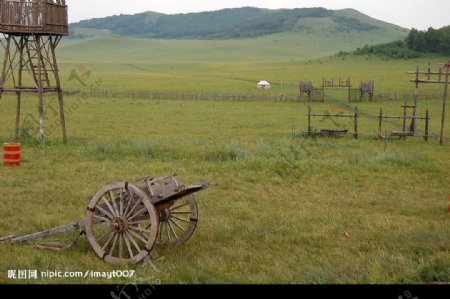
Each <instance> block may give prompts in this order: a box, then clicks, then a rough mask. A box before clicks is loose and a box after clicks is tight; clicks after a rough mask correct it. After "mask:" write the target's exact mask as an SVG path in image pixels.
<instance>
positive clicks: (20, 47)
mask: <svg viewBox="0 0 450 299" xmlns="http://www.w3.org/2000/svg"><path fill="white" fill-rule="evenodd" d="M16 46H17V47H18V49H17V51H18V52H19V70H18V78H17V87H19V88H21V87H22V73H23V71H22V70H23V67H24V61H23V50H24V48H25V42H24V40H23V39H22V38H21V39H20V40H19V43H16ZM16 97H17V112H16V139H17V140H19V138H20V109H21V107H20V106H21V101H22V92H21V91H20V90H18V91H16Z"/></svg>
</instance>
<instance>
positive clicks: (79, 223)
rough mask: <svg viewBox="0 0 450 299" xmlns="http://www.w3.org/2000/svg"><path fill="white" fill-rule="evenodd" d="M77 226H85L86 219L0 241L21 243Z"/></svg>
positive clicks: (66, 230) (70, 229)
mask: <svg viewBox="0 0 450 299" xmlns="http://www.w3.org/2000/svg"><path fill="white" fill-rule="evenodd" d="M77 228H84V221H82V220H80V221H77V222H73V223H70V224H66V225H63V226H59V227H55V228H52V229H48V230H44V231H41V232H37V233H34V234H30V235H25V236H21V237H7V238H3V239H0V240H1V242H0V243H3V242H4V243H20V242H25V241H29V240H33V239H37V238H41V237H45V236H50V235H55V234H59V233H64V232H68V231H73V230H75V229H77Z"/></svg>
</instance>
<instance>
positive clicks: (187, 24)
mask: <svg viewBox="0 0 450 299" xmlns="http://www.w3.org/2000/svg"><path fill="white" fill-rule="evenodd" d="M317 29H324V30H327V31H329V32H330V33H339V32H359V33H361V32H364V33H368V34H373V33H376V32H383V33H385V34H386V35H387V36H389V35H396V36H397V37H400V36H401V37H404V36H405V30H404V29H403V28H400V27H398V26H395V25H392V24H388V23H385V22H382V21H379V20H376V19H373V18H371V17H369V16H366V15H364V14H362V13H360V12H358V11H356V10H353V9H345V10H336V11H334V10H327V9H325V8H298V9H278V10H269V9H260V8H253V7H243V8H235V9H222V10H218V11H212V12H202V13H188V14H175V15H167V14H161V13H156V12H145V13H140V14H135V15H118V16H111V17H106V18H98V19H91V20H85V21H81V22H78V23H74V24H71V25H70V33H71V36H72V37H73V38H83V37H90V36H96V35H109V34H114V35H122V36H132V37H145V38H160V39H235V38H250V37H258V36H265V35H269V34H276V33H286V32H297V33H304V32H312V31H315V30H317Z"/></svg>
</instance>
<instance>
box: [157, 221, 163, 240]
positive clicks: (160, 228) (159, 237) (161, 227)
mask: <svg viewBox="0 0 450 299" xmlns="http://www.w3.org/2000/svg"><path fill="white" fill-rule="evenodd" d="M162 231H163V223H162V222H160V223H159V224H158V240H159V243H162Z"/></svg>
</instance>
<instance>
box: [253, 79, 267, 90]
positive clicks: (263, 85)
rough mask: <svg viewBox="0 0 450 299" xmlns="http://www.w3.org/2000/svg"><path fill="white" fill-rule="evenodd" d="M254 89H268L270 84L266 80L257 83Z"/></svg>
mask: <svg viewBox="0 0 450 299" xmlns="http://www.w3.org/2000/svg"><path fill="white" fill-rule="evenodd" d="M256 87H258V88H259V89H269V88H270V83H269V82H267V81H266V80H262V81H259V82H258V84H257V85H256Z"/></svg>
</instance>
